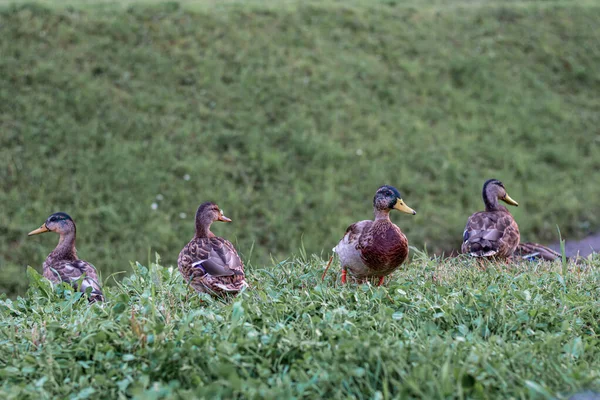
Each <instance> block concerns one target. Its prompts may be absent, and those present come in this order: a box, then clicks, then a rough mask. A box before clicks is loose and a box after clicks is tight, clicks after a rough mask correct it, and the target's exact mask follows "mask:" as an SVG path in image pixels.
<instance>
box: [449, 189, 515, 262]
mask: <svg viewBox="0 0 600 400" xmlns="http://www.w3.org/2000/svg"><path fill="white" fill-rule="evenodd" d="M482 192H483V193H482V194H483V202H484V204H485V211H480V212H477V213H475V214H473V215H471V216H470V217H469V219H468V220H467V226H466V227H465V231H464V232H463V244H462V247H461V251H462V253H464V254H470V255H471V256H473V257H486V258H490V257H492V258H495V259H507V258H510V257H511V256H512V254H513V253H514V251H515V249H516V248H517V246H518V245H519V239H520V236H519V227H518V226H517V223H516V222H515V219H514V218H513V216H512V215H511V214H510V212H508V210H507V209H506V207H504V206H502V205H500V204H498V200H502V201H503V202H505V203H506V204H510V205H512V206H518V205H519V203H517V202H516V201H514V200H513V199H512V198H511V197H510V196H509V195H508V194H507V193H506V189H505V188H504V185H503V184H502V182H500V181H499V180H497V179H489V180H488V181H486V182H485V183H484V184H483V191H482Z"/></svg>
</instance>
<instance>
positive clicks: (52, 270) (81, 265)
mask: <svg viewBox="0 0 600 400" xmlns="http://www.w3.org/2000/svg"><path fill="white" fill-rule="evenodd" d="M76 231H77V228H76V226H75V221H73V219H72V218H71V217H70V216H69V215H68V214H67V213H64V212H57V213H54V214H52V215H50V216H49V217H48V218H47V219H46V222H44V223H43V224H42V226H40V227H39V228H37V229H35V230H33V231H31V232H29V234H28V236H33V235H39V234H40V233H45V232H55V233H58V234H59V235H60V239H59V241H58V245H57V246H56V248H55V249H54V250H53V251H52V252H51V253H50V254H49V255H48V257H46V260H45V261H44V264H43V266H42V269H43V275H44V277H45V278H47V279H48V280H50V281H51V282H52V283H54V284H58V283H61V282H66V283H68V284H70V285H72V286H73V287H74V288H75V289H78V290H80V291H81V292H84V293H85V292H86V290H87V289H88V288H91V292H90V294H89V297H88V301H89V302H90V303H94V302H97V301H100V302H102V301H104V294H103V292H102V288H101V286H100V283H99V280H98V273H97V271H96V267H94V266H93V265H92V264H91V263H89V262H87V261H83V260H80V259H79V258H78V257H77V249H76V248H75V236H76Z"/></svg>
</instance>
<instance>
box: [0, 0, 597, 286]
mask: <svg viewBox="0 0 600 400" xmlns="http://www.w3.org/2000/svg"><path fill="white" fill-rule="evenodd" d="M184 3H185V4H186V6H185V7H183V6H180V5H179V3H177V2H169V3H164V4H161V3H157V4H153V5H133V6H130V7H111V6H106V7H104V6H103V7H100V6H98V5H96V7H94V8H89V7H82V8H78V7H75V8H73V7H58V8H52V7H50V8H48V7H47V6H45V5H17V6H7V5H4V6H3V7H1V8H0V54H1V57H0V76H2V79H1V80H0V172H1V173H0V204H1V207H2V212H1V213H0V278H1V279H0V290H2V291H6V292H9V293H15V292H23V290H24V288H25V287H26V285H27V280H26V278H25V267H26V265H32V266H34V267H36V268H38V269H39V266H40V265H41V262H42V261H43V259H44V257H45V256H46V255H47V254H48V253H49V252H50V251H51V250H52V248H53V247H54V245H55V244H56V241H57V238H56V237H55V236H53V235H50V234H47V235H44V236H42V237H35V238H27V236H26V234H27V232H29V231H30V230H32V229H34V228H37V227H38V226H39V225H40V224H41V223H42V222H44V220H45V218H46V217H47V216H48V215H49V214H50V213H52V212H54V211H59V210H60V211H66V212H68V213H69V214H71V216H72V217H73V218H74V219H75V221H76V222H77V224H78V225H77V227H78V234H79V236H78V242H77V243H78V249H79V254H80V256H81V257H82V258H84V259H88V260H90V261H91V262H93V263H94V264H95V265H96V266H97V267H98V268H99V269H100V270H101V271H102V273H103V276H104V277H105V278H106V277H107V276H109V275H110V274H111V273H113V272H116V271H123V270H127V269H128V268H129V261H130V260H146V259H147V254H148V253H149V252H150V248H151V249H152V251H155V250H156V251H158V252H159V253H160V254H162V255H163V256H164V263H165V265H172V264H174V263H175V261H176V258H177V254H178V253H179V250H180V249H181V247H182V246H183V245H184V244H185V243H186V242H187V241H188V240H189V238H190V237H191V236H192V234H193V222H192V218H193V214H194V212H195V209H196V207H197V206H198V204H199V203H201V202H203V201H206V200H213V201H216V202H218V204H219V205H220V206H221V207H222V208H223V209H224V210H225V211H226V213H227V215H228V216H229V217H231V218H232V219H233V220H234V223H233V224H230V225H227V226H225V225H219V226H216V227H215V232H216V233H217V234H219V235H224V236H226V237H228V238H231V239H232V240H233V241H234V242H235V243H237V245H238V248H239V250H240V251H241V253H243V256H244V258H245V260H251V261H253V262H254V264H255V265H261V264H262V263H265V262H268V260H269V258H270V256H271V255H272V256H273V257H275V258H276V259H278V260H281V259H285V258H288V257H289V254H290V253H291V252H294V251H296V249H298V248H299V247H301V246H304V248H305V249H306V251H307V253H308V254H311V253H317V254H320V253H321V252H327V251H329V249H331V247H333V245H334V244H335V243H336V241H337V240H339V238H340V236H341V234H342V233H343V231H344V229H345V228H346V226H347V225H348V224H350V223H351V222H353V221H356V220H359V219H365V218H369V217H371V199H372V196H373V193H374V191H375V190H376V188H377V187H378V186H379V185H381V184H384V183H388V184H393V185H395V186H397V187H398V188H399V189H400V191H401V192H402V193H403V195H404V198H405V200H406V202H407V204H409V205H410V206H411V207H413V208H415V209H416V210H417V211H418V212H419V213H418V215H417V216H416V217H409V216H403V215H402V216H401V215H398V214H396V215H394V216H393V219H394V221H395V222H397V223H398V224H399V225H400V226H401V227H402V229H403V230H404V231H405V232H406V233H407V235H408V237H409V239H410V241H411V244H413V245H415V246H418V247H419V248H422V247H423V246H427V248H428V249H429V250H430V251H431V252H441V251H450V250H452V249H455V248H457V247H458V245H459V243H460V238H461V232H462V229H463V227H464V222H465V221H466V218H467V217H468V216H469V215H470V214H471V213H472V212H474V211H476V210H479V209H481V207H482V204H481V199H480V190H481V185H482V183H483V181H484V180H485V179H487V178H490V177H496V178H499V179H501V180H503V181H504V183H505V184H506V186H507V188H508V189H509V193H510V194H511V196H512V197H513V198H515V199H517V200H518V201H519V202H520V204H521V207H519V208H518V209H515V210H514V214H515V216H516V218H517V220H518V222H519V225H520V227H521V232H522V235H523V236H524V237H525V238H526V239H528V240H538V241H542V242H545V241H553V240H555V238H556V225H557V224H558V225H559V226H560V228H561V230H562V232H563V235H565V236H566V237H568V238H571V237H576V236H580V235H584V234H585V233H587V232H591V231H596V230H598V229H599V228H600V203H598V201H597V199H598V198H600V173H599V172H598V171H599V170H600V128H598V127H599V126H600V98H599V97H598V93H600V73H599V71H600V70H599V69H598V65H600V45H599V43H600V30H599V29H597V22H598V20H599V18H600V6H598V5H596V4H594V3H593V2H592V3H590V2H585V3H578V2H561V3H553V2H540V3H537V2H518V3H504V2H503V3H493V2H489V3H488V2H483V3H477V6H476V7H471V6H469V5H468V3H465V4H463V5H461V4H462V3H456V4H454V3H443V4H440V5H436V4H435V3H436V2H432V3H429V4H428V5H427V6H426V7H423V8H421V7H419V6H410V5H407V4H405V3H400V2H393V1H389V2H379V3H376V4H375V5H373V6H370V5H368V4H367V3H366V2H355V3H351V4H350V5H344V3H342V2H333V1H331V2H329V1H328V2H324V3H323V4H313V3H306V4H303V3H300V2H285V3H284V5H283V6H281V7H278V6H277V3H273V2H269V3H268V4H265V5H264V6H263V5H261V4H260V3H259V2H253V3H252V4H253V5H252V7H246V6H244V4H241V3H235V4H233V5H230V6H219V7H215V8H214V9H213V8H211V7H208V6H198V7H193V6H192V5H193V3H192V2H184ZM86 4H87V6H90V3H89V2H88V3H86ZM452 4H454V6H450V5H452ZM187 5H189V7H188V6H187ZM152 203H156V206H157V207H156V209H155V210H153V208H152Z"/></svg>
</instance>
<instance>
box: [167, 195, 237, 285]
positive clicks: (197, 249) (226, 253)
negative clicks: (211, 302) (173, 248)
mask: <svg viewBox="0 0 600 400" xmlns="http://www.w3.org/2000/svg"><path fill="white" fill-rule="evenodd" d="M215 221H220V222H231V219H229V218H227V217H226V216H225V215H224V214H223V210H221V209H220V208H219V206H218V205H217V204H215V203H213V202H206V203H202V204H200V206H199V207H198V210H197V211H196V233H195V235H194V237H193V238H192V240H190V242H189V243H188V244H187V245H185V247H184V248H183V249H182V250H181V252H180V253H179V258H178V259H177V265H178V267H179V271H180V272H181V274H182V275H183V277H184V279H185V281H186V282H187V283H188V284H189V285H190V286H191V287H192V288H193V289H195V290H196V291H197V292H200V293H208V294H211V295H216V296H226V295H235V294H237V293H239V292H241V291H242V290H243V289H244V288H246V287H248V283H247V282H246V276H245V274H244V263H243V262H242V259H241V258H240V256H239V255H238V253H237V251H236V250H235V247H233V244H231V242H229V241H228V240H227V239H224V238H222V237H218V236H216V235H215V234H214V233H212V232H211V230H210V227H211V225H212V223H213V222H215Z"/></svg>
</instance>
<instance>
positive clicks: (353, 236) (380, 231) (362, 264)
mask: <svg viewBox="0 0 600 400" xmlns="http://www.w3.org/2000/svg"><path fill="white" fill-rule="evenodd" d="M373 208H374V211H375V220H374V221H370V220H365V221H359V222H356V223H354V224H352V225H350V226H349V227H348V229H346V233H345V234H344V237H343V238H342V240H340V242H339V243H338V245H337V246H336V247H334V248H333V251H334V252H335V253H337V255H338V256H339V258H340V264H341V266H342V283H346V274H347V272H349V273H350V275H351V276H353V277H354V278H355V279H356V280H357V281H358V282H363V281H365V280H366V279H368V278H371V277H376V278H379V285H381V284H383V281H384V279H385V277H386V276H387V275H389V274H391V273H392V272H394V270H396V269H397V268H398V267H399V266H400V265H401V264H402V263H403V262H404V261H405V260H406V258H407V257H408V240H407V239H406V236H405V235H404V233H402V231H401V230H400V228H398V227H397V226H396V225H394V223H393V222H392V221H391V220H390V211H391V210H399V211H402V212H404V213H407V214H412V215H415V214H416V213H417V212H416V211H415V210H413V209H412V208H410V207H408V206H407V205H406V204H404V201H403V200H402V196H401V195H400V192H399V191H398V189H396V188H395V187H393V186H388V185H385V186H381V187H380V188H379V189H377V192H376V193H375V197H374V198H373ZM332 259H333V256H331V258H330V259H329V263H328V264H327V267H326V268H325V271H324V272H323V276H322V277H321V280H323V279H324V278H325V274H326V273H327V269H329V265H330V264H331V260H332Z"/></svg>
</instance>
